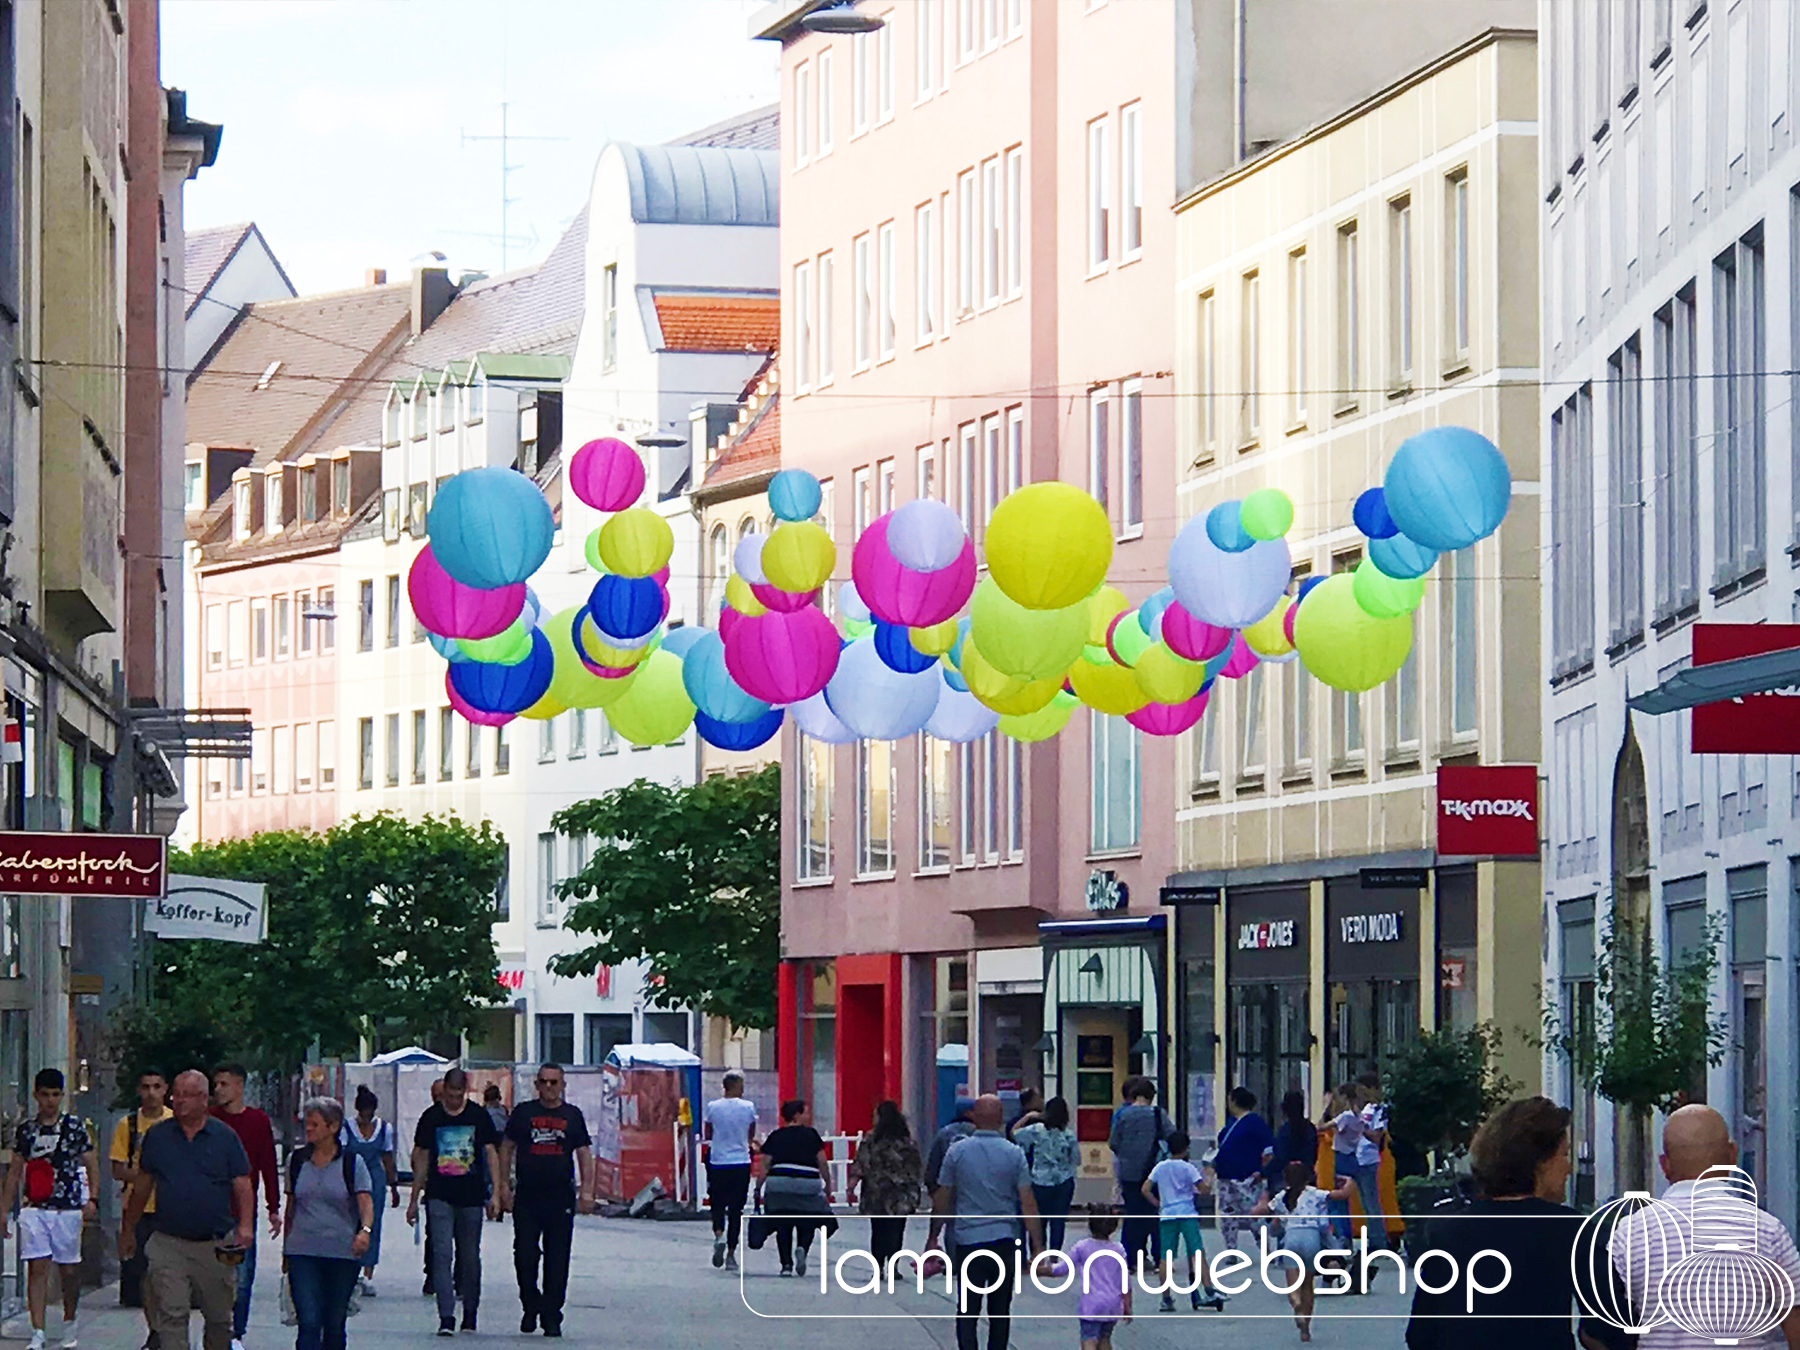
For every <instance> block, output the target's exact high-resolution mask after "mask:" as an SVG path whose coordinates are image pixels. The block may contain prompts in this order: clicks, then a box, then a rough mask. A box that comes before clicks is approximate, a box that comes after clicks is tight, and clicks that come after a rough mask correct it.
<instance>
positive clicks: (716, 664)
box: [681, 633, 770, 744]
mask: <svg viewBox="0 0 1800 1350" xmlns="http://www.w3.org/2000/svg"><path fill="white" fill-rule="evenodd" d="M681 683H682V685H683V687H684V688H686V689H687V696H688V697H689V698H690V699H692V700H693V701H694V707H695V708H697V709H698V710H699V711H700V712H703V713H705V714H706V715H707V716H708V717H709V718H711V719H712V720H713V721H715V722H754V721H756V720H757V719H758V718H760V717H767V716H768V715H769V711H770V705H769V704H767V703H765V702H763V701H762V700H761V699H760V698H753V697H751V696H750V695H749V694H747V693H745V692H744V690H743V688H742V687H741V686H740V685H739V684H738V682H737V681H736V680H734V679H732V678H731V672H730V671H728V670H726V669H725V642H724V640H723V639H722V638H720V636H719V635H718V634H717V633H702V634H701V636H700V637H699V638H698V639H697V640H696V641H695V642H694V643H693V644H692V645H691V646H689V647H688V649H687V654H686V655H685V656H684V657H683V658H682V661H681ZM708 739H710V738H708ZM714 744H717V742H716V741H715V742H714Z"/></svg>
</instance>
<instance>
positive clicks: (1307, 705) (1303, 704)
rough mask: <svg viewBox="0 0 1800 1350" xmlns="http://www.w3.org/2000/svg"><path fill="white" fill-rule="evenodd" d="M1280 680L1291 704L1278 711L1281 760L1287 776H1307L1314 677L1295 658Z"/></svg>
mask: <svg viewBox="0 0 1800 1350" xmlns="http://www.w3.org/2000/svg"><path fill="white" fill-rule="evenodd" d="M1307 575H1308V573H1307V570H1306V569H1304V568H1297V569H1295V572H1294V583H1295V586H1294V589H1295V590H1298V589H1299V584H1300V583H1301V582H1303V581H1305V580H1306V577H1307ZM1281 678H1282V681H1283V682H1284V683H1285V684H1286V685H1287V688H1288V691H1289V694H1290V699H1289V702H1290V704H1291V706H1290V708H1289V709H1288V710H1287V711H1286V712H1285V713H1277V721H1278V722H1279V723H1280V725H1281V763H1282V769H1283V773H1284V775H1285V776H1286V777H1289V778H1298V777H1310V776H1311V773H1312V686H1313V679H1312V676H1311V675H1308V674H1307V673H1306V668H1305V667H1304V666H1302V665H1301V664H1300V663H1299V662H1298V661H1290V662H1288V663H1287V665H1286V666H1285V667H1284V668H1283V672H1282V676H1281Z"/></svg>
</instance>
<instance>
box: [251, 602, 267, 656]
mask: <svg viewBox="0 0 1800 1350" xmlns="http://www.w3.org/2000/svg"><path fill="white" fill-rule="evenodd" d="M268 659H269V602H268V601H267V600H252V601H251V602H250V662H251V664H252V665H260V664H261V663H262V662H264V661H267V660H268Z"/></svg>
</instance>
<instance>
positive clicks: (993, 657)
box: [969, 576, 1090, 680]
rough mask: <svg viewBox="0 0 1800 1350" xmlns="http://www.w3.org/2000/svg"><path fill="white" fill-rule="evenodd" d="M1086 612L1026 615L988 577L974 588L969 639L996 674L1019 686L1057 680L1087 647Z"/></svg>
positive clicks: (1082, 606)
mask: <svg viewBox="0 0 1800 1350" xmlns="http://www.w3.org/2000/svg"><path fill="white" fill-rule="evenodd" d="M1089 614H1090V611H1089V608H1088V605H1087V604H1086V602H1085V601H1080V600H1078V601H1076V602H1075V603H1074V604H1072V605H1069V606H1068V607H1066V608H1064V609H1027V608H1025V606H1023V605H1021V604H1018V603H1016V602H1015V601H1013V600H1011V599H1010V598H1008V597H1007V595H1006V593H1005V592H1004V591H1002V590H1001V589H1000V586H999V584H998V583H997V582H996V581H995V580H994V579H993V577H992V576H989V577H987V578H986V579H984V580H983V581H982V582H981V583H980V584H979V585H977V586H976V587H975V599H974V603H973V604H971V605H970V607H969V622H970V630H969V631H970V633H971V634H972V635H973V636H974V639H975V642H976V645H978V646H979V647H980V648H981V654H982V655H983V656H985V657H986V658H987V659H988V663H989V664H990V665H992V666H993V667H994V669H995V670H998V671H1002V672H1004V673H1005V674H1007V675H1011V676H1013V677H1014V678H1016V679H1021V680H1042V679H1047V678H1048V677H1050V676H1052V675H1059V674H1061V673H1062V672H1063V671H1065V670H1067V669H1068V668H1069V663H1070V662H1071V661H1073V660H1075V659H1076V658H1077V657H1078V656H1080V655H1081V649H1082V647H1083V646H1085V645H1086V643H1087V632H1088V618H1089Z"/></svg>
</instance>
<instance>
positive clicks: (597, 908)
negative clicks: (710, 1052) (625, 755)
mask: <svg viewBox="0 0 1800 1350" xmlns="http://www.w3.org/2000/svg"><path fill="white" fill-rule="evenodd" d="M552 823H553V824H554V825H555V826H556V828H557V829H559V830H561V831H563V832H564V833H566V834H580V833H586V834H588V835H590V836H591V837H592V838H594V839H595V840H597V841H603V842H599V843H598V844H597V846H596V848H595V851H594V853H593V855H592V856H591V857H590V858H589V859H588V863H587V866H586V867H585V868H583V869H582V870H581V872H580V873H579V874H578V875H576V876H573V877H570V878H569V879H568V880H567V881H565V882H563V883H562V885H561V886H560V887H559V890H560V892H561V894H562V895H563V896H564V897H565V898H568V899H572V900H574V901H576V902H577V903H576V904H575V906H574V908H573V909H571V910H570V911H569V914H568V916H567V917H566V918H565V919H564V921H563V926H564V927H565V928H567V929H568V930H569V931H571V932H575V933H582V934H586V935H589V936H590V937H591V938H592V941H590V942H589V943H588V945H586V946H585V947H583V948H581V949H580V950H579V951H575V952H570V953H568V954H566V955H563V956H559V957H557V958H556V959H555V960H553V961H552V962H551V963H550V964H551V968H552V969H553V970H554V971H555V972H556V973H557V974H559V975H588V974H592V973H593V971H594V970H595V969H596V967H598V966H602V965H620V964H623V963H625V962H627V961H637V960H642V961H647V962H648V963H649V965H650V968H651V970H652V972H653V973H654V974H655V975H656V976H660V977H661V980H660V983H652V984H651V985H650V987H649V988H648V990H647V991H646V997H647V999H648V1001H649V1002H650V1003H652V1004H654V1005H656V1006H658V1007H665V1008H666V1007H691V1008H698V1009H699V1010H700V1011H701V1012H703V1013H706V1014H708V1015H711V1016H720V1017H727V1018H730V1019H731V1021H732V1022H734V1023H735V1024H737V1025H738V1026H742V1027H767V1026H772V1025H774V1022H775V968H776V966H777V964H778V963H779V961H780V958H781V936H780V929H781V770H780V767H779V766H778V765H773V764H771V765H770V766H769V767H767V768H765V769H763V770H762V771H760V772H759V773H756V774H752V775H750V776H748V777H744V778H733V777H726V776H719V777H713V778H708V779H706V780H705V781H703V782H700V783H696V784H694V785H693V786H692V787H667V786H664V785H662V784H659V783H651V782H647V781H645V780H644V779H641V778H640V779H639V780H638V781H637V782H635V783H632V784H631V785H630V786H628V787H622V788H619V789H617V790H615V791H613V792H609V793H607V794H606V795H605V796H603V797H596V798H594V799H593V800H592V801H586V802H579V803H577V804H576V805H574V806H571V807H568V808H566V809H565V810H563V811H560V812H558V813H557V815H556V817H555V819H554V821H553V822H552Z"/></svg>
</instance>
